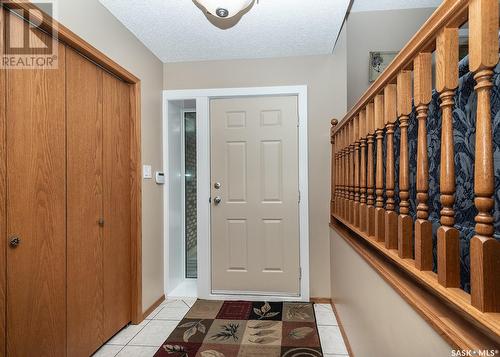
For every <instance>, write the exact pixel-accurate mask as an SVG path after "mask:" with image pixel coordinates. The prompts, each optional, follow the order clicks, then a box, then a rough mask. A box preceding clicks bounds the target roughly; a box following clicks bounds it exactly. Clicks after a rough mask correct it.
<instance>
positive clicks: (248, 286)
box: [210, 96, 300, 296]
mask: <svg viewBox="0 0 500 357" xmlns="http://www.w3.org/2000/svg"><path fill="white" fill-rule="evenodd" d="M297 109H298V108H297V96H274V97H272V96H263V97H245V98H224V99H212V100H211V102H210V123H211V136H210V137H211V176H212V179H211V190H212V207H211V248H212V292H213V293H223V294H230V293H236V294H254V295H276V294H279V295H284V296H299V295H300V258H299V250H300V249H299V180H298V135H297V134H298V112H297ZM216 183H217V184H219V185H220V187H219V188H216V186H217V184H216ZM218 200H220V202H218Z"/></svg>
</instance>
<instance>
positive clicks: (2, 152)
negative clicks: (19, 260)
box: [0, 9, 7, 356]
mask: <svg viewBox="0 0 500 357" xmlns="http://www.w3.org/2000/svg"><path fill="white" fill-rule="evenodd" d="M4 16H5V12H4V10H3V9H0V24H3V23H4ZM3 53H4V27H3V26H0V55H3ZM5 96H6V88H5V70H4V69H0V355H1V356H4V355H5V354H6V353H7V351H6V350H5V348H6V341H5V337H6V333H7V330H6V329H5V323H6V321H5V312H6V300H5V297H6V296H5V293H6V289H5V288H6V283H7V282H6V280H5V278H6V276H5V273H6V268H7V267H6V264H5V263H6V253H7V251H6V249H7V245H6V242H7V229H6V228H7V184H6V183H7V182H6V180H7V162H6V160H7V157H6V147H5V140H6V135H5V134H6V121H5V110H6V107H5V99H6V97H5Z"/></svg>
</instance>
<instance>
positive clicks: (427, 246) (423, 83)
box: [413, 52, 433, 270]
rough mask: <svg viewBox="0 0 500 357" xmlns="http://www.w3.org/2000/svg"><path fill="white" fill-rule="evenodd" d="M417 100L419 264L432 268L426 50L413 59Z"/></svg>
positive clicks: (428, 59)
mask: <svg viewBox="0 0 500 357" xmlns="http://www.w3.org/2000/svg"><path fill="white" fill-rule="evenodd" d="M413 70H414V83H413V85H414V101H415V107H416V108H417V119H418V142H417V202H418V205H417V220H416V221H415V266H416V267H417V269H419V270H432V266H433V258H432V224H431V223H430V222H429V221H428V219H427V218H428V217H429V207H428V206H427V200H428V198H429V194H428V191H429V164H428V155H427V128H426V121H427V111H428V105H429V103H430V101H431V99H432V55H431V53H428V52H424V53H420V54H418V55H417V57H416V58H415V60H414V61H413Z"/></svg>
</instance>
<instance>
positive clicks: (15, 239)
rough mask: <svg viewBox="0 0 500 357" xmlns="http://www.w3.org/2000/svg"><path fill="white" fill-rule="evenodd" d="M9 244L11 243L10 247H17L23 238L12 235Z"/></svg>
mask: <svg viewBox="0 0 500 357" xmlns="http://www.w3.org/2000/svg"><path fill="white" fill-rule="evenodd" d="M9 244H10V247H11V248H17V246H18V245H19V244H21V238H19V237H16V236H14V237H11V238H10V242H9Z"/></svg>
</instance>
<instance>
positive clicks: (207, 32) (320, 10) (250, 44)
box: [100, 0, 379, 62]
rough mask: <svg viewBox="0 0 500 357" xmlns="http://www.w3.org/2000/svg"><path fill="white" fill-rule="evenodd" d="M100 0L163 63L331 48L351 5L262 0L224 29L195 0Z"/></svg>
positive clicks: (345, 0) (344, 0)
mask: <svg viewBox="0 0 500 357" xmlns="http://www.w3.org/2000/svg"><path fill="white" fill-rule="evenodd" d="M357 1H358V0H357ZM370 1H373V0H367V2H370ZM378 1H379V0H377V1H376V2H378ZM100 2H101V3H102V4H103V5H104V6H105V7H106V8H108V9H109V11H111V13H113V14H114V15H115V16H116V17H117V18H118V20H120V21H121V22H122V23H123V24H124V25H125V26H126V27H127V28H128V29H130V30H131V31H132V32H133V33H134V34H135V35H136V36H137V38H139V40H141V41H142V42H143V43H144V44H145V45H146V46H147V47H148V48H149V49H150V50H151V51H152V52H153V53H154V54H156V55H157V56H158V58H160V59H161V60H162V61H163V62H180V61H202V60H217V59H235V58H265V57H285V56H301V55H315V54H327V53H331V52H332V51H333V47H334V44H335V40H336V38H337V35H338V33H339V31H340V29H341V26H342V22H343V20H344V17H345V14H346V11H347V7H348V5H349V0H258V1H256V3H255V4H254V5H253V8H251V9H250V11H249V12H248V13H246V14H245V15H244V16H243V17H241V20H240V21H239V22H238V23H237V24H236V25H234V26H233V27H230V28H227V29H221V28H219V27H216V26H214V25H213V24H212V23H211V22H210V21H209V19H208V18H207V17H206V16H205V14H204V13H203V12H202V11H201V10H200V9H199V8H198V7H197V6H196V5H195V4H194V3H193V2H192V0H144V1H130V0H100Z"/></svg>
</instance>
